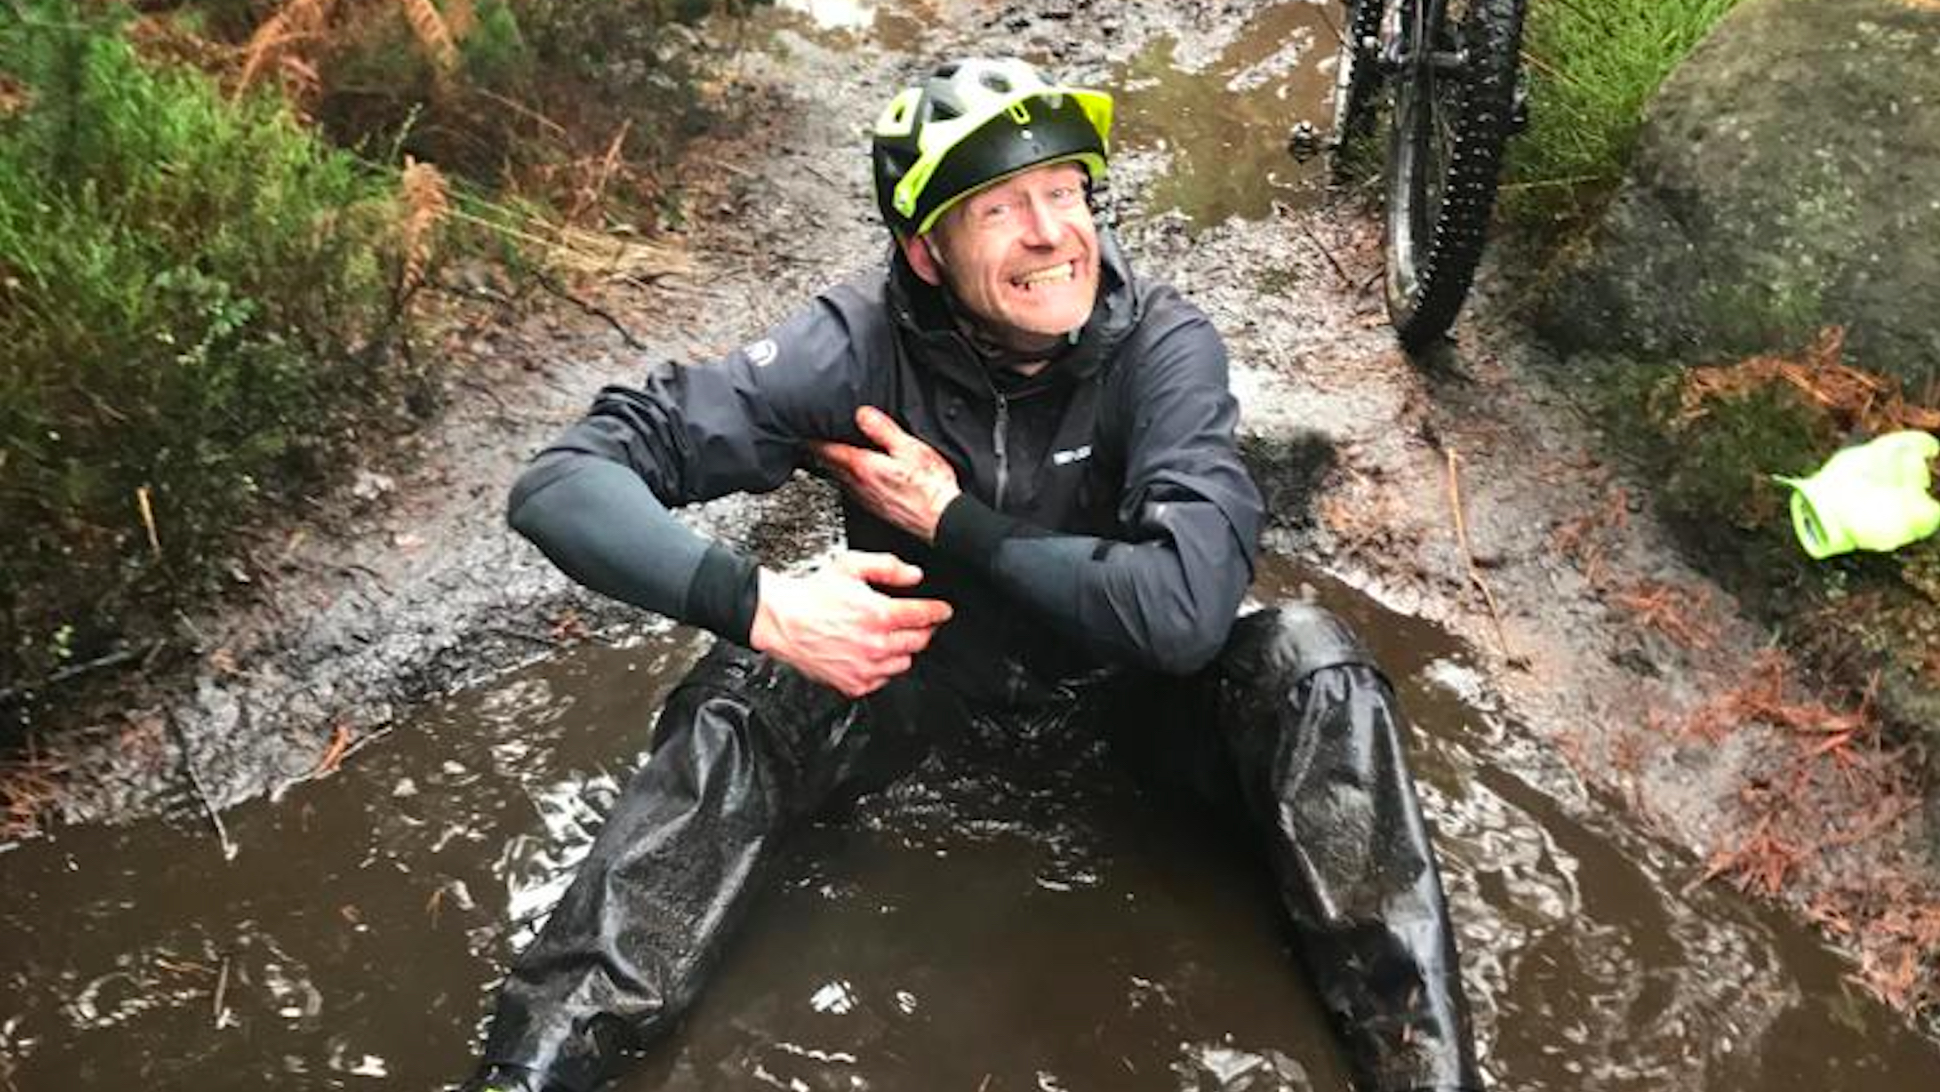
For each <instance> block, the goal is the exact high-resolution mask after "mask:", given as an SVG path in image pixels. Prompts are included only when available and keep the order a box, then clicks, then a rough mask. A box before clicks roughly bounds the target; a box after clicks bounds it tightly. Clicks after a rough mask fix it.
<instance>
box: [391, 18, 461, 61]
mask: <svg viewBox="0 0 1940 1092" xmlns="http://www.w3.org/2000/svg"><path fill="white" fill-rule="evenodd" d="M399 3H401V4H402V5H403V8H404V21H405V22H407V23H409V24H411V33H412V34H414V35H416V36H417V39H418V44H419V45H420V46H423V47H424V52H425V54H426V56H428V57H430V58H431V64H432V66H433V67H435V68H436V69H437V70H438V71H439V72H441V73H446V72H451V71H453V70H455V69H456V68H457V67H458V40H457V38H456V37H454V36H453V34H452V31H451V26H450V25H449V24H448V23H446V22H445V17H444V16H443V15H440V14H439V13H438V5H437V4H434V3H432V0H399Z"/></svg>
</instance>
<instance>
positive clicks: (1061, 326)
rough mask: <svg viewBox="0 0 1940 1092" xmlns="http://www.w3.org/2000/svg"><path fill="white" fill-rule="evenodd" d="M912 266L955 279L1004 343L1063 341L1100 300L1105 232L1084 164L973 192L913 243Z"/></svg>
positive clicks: (960, 293) (1048, 345) (1037, 171)
mask: <svg viewBox="0 0 1940 1092" xmlns="http://www.w3.org/2000/svg"><path fill="white" fill-rule="evenodd" d="M903 253H904V255H905V256H907V257H908V259H909V264H910V268H912V269H914V270H915V271H916V275H917V276H919V277H921V278H923V279H924V280H925V281H928V282H929V283H930V284H948V285H949V288H950V291H951V292H952V293H954V294H955V296H956V298H957V301H958V302H959V303H960V304H961V305H962V306H963V307H964V308H966V309H967V310H969V312H970V313H971V314H972V315H973V316H975V317H976V318H977V319H978V320H979V321H981V322H982V323H983V324H984V325H985V328H986V329H987V331H988V333H989V334H990V335H991V336H992V337H993V338H994V339H996V340H997V341H998V342H999V343H1001V344H1003V345H1006V346H1008V347H1010V348H1012V349H1017V350H1019V351H1023V352H1037V351H1044V350H1049V349H1052V348H1054V347H1056V345H1057V343H1058V341H1059V339H1061V338H1063V337H1064V336H1065V335H1066V334H1068V333H1070V332H1071V331H1072V330H1076V329H1077V328H1078V327H1080V326H1083V325H1084V324H1085V320H1086V319H1088V318H1090V317H1091V307H1092V303H1093V302H1094V301H1095V300H1096V299H1097V298H1098V229H1097V226H1096V225H1095V224H1094V223H1093V222H1092V219H1091V208H1090V206H1089V205H1088V204H1087V203H1086V201H1085V172H1084V168H1082V167H1080V166H1078V165H1077V164H1075V163H1053V164H1050V165H1048V166H1043V167H1035V168H1032V169H1031V170H1028V171H1024V172H1022V173H1021V174H1017V175H1014V176H1012V177H1010V178H1007V179H1005V180H1004V181H1002V182H999V183H997V184H996V185H994V186H991V187H989V188H988V189H983V190H979V191H977V192H976V193H974V194H971V195H970V196H969V197H966V198H964V199H963V200H962V201H961V202H959V203H958V204H957V205H956V206H955V207H953V208H951V209H950V211H949V212H947V213H944V215H943V218H942V219H941V220H939V221H938V222H937V225H936V227H935V229H933V230H932V231H931V232H930V233H929V234H928V235H924V236H921V237H918V238H915V239H905V240H904V241H903Z"/></svg>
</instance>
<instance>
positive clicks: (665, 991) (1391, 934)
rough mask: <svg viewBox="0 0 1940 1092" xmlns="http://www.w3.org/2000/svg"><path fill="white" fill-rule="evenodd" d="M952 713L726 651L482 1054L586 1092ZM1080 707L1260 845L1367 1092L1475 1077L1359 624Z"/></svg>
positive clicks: (638, 787) (523, 959)
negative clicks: (1234, 812) (818, 840)
mask: <svg viewBox="0 0 1940 1092" xmlns="http://www.w3.org/2000/svg"><path fill="white" fill-rule="evenodd" d="M947 700H948V699H947V698H943V697H942V696H940V695H934V694H932V695H929V696H928V697H925V695H924V694H923V688H922V684H921V683H920V682H919V681H918V680H917V679H915V678H913V677H905V678H903V679H900V680H898V681H897V682H896V683H895V684H893V685H891V686H889V687H887V688H885V689H884V690H883V691H880V692H879V693H878V694H877V695H874V696H872V697H871V698H869V699H866V700H864V701H862V702H848V701H845V700H843V699H842V698H841V697H840V696H838V695H836V694H835V693H833V692H832V691H829V690H826V689H824V688H822V687H818V686H815V685H812V684H810V683H808V682H806V681H805V680H803V679H802V678H801V677H800V676H798V675H796V674H795V673H794V672H792V671H790V670H788V669H786V668H783V667H781V666H779V665H777V664H775V663H774V662H773V661H770V660H768V659H767V658H766V657H762V656H757V655H755V654H753V653H750V652H747V651H746V650H743V649H737V648H734V647H732V646H729V645H725V644H723V645H717V646H716V647H715V649H714V650H713V651H712V652H710V653H709V654H708V655H707V656H706V657H705V658H704V659H703V660H702V661H701V662H700V664H699V665H697V666H696V667H695V668H694V670H693V671H692V672H691V673H690V674H689V675H688V677H687V678H686V679H685V680H684V681H683V682H682V683H681V685H680V686H679V687H678V688H677V689H676V690H675V691H674V693H673V695H672V696H671V697H670V698H669V699H668V701H667V705H666V708H665V709H664V710H663V711H662V713H661V717H660V722H659V726H658V728H657V730H656V734H655V739H654V745H653V753H652V756H651V758H650V759H649V760H648V762H647V764H646V766H645V767H643V768H642V769H641V771H640V772H639V773H638V774H637V775H635V777H634V779H633V780H632V782H631V783H629V784H628V786H627V788H626V790H625V792H624V793H623V794H622V795H621V797H620V799H619V801H618V802H617V803H616V804H615V806H614V809H613V813H612V815H611V816H610V817H609V818H608V819H607V822H606V825H605V826H604V827H603V828H602V829H601V831H600V833H599V836H598V838H597V839H595V841H594V843H593V846H592V849H591V851H590V852H589V853H588V855H587V858H586V861H585V863H584V864H582V865H581V866H580V871H579V874H578V876H577V877H576V878H575V879H574V881H573V884H572V886H571V887H570V888H569V889H568V890H567V892H566V894H565V897H564V898H563V899H561V901H560V904H559V906H558V908H557V909H555V910H554V911H553V914H552V917H551V918H550V920H548V921H547V923H546V925H545V928H544V929H543V930H542V931H541V932H540V935H539V937H538V939H537V940H535V941H534V942H533V943H532V945H531V946H530V947H529V948H527V949H526V950H525V952H523V953H522V954H521V955H520V956H519V958H518V960H517V961H516V962H515V964H514V966H513V968H512V971H511V973H510V975H509V976H508V978H507V980H506V983H505V985H504V987H503V989H502V990H501V992H500V995H499V1001H498V1009H497V1013H496V1015H495V1016H494V1018H493V1021H492V1026H491V1031H490V1034H489V1036H488V1039H487V1042H486V1052H485V1060H486V1061H487V1062H499V1063H509V1064H515V1065H523V1066H528V1067H530V1068H532V1069H534V1070H536V1071H538V1072H539V1073H540V1074H541V1075H543V1076H544V1077H545V1078H546V1079H547V1080H549V1081H550V1082H553V1083H554V1084H557V1085H558V1086H560V1087H563V1088H567V1089H571V1090H574V1092H589V1090H591V1089H592V1088H594V1087H595V1086H596V1085H597V1084H599V1082H600V1081H601V1080H603V1079H605V1078H606V1077H608V1076H610V1075H612V1073H613V1071H614V1067H615V1065H616V1063H617V1062H618V1061H619V1059H620V1058H621V1057H622V1056H623V1055H624V1054H625V1053H627V1052H628V1051H630V1050H632V1049H636V1048H638V1047H639V1046H640V1045H641V1044H643V1043H645V1042H647V1041H648V1040H650V1039H652V1038H653V1037H655V1036H656V1035H658V1034H661V1033H663V1032H665V1031H666V1030H667V1029H668V1028H670V1027H671V1026H672V1024H673V1023H674V1022H675V1021H676V1020H678V1019H679V1017H680V1015H681V1014H682V1013H683V1012H684V1011H685V1010H686V1009H687V1007H688V1005H689V1004H690V1003H691V1002H692V1001H693V999H694V996H695V994H696V992H697V991H698V990H699V989H700V987H701V985H702V983H703V981H704V980H705V978H706V977H707V975H708V973H709V971H710V970H711V968H712V966H713V965H714V963H715V962H716V961H717V960H718V958H719V956H720V954H721V951H722V946H723V944H724V943H725V941H726V939H727V935H728V933H729V931H730V929H731V927H732V926H733V924H734V922H735V920H736V918H737V917H738V916H739V914H740V913H741V911H742V910H743V909H744V908H745V907H746V906H747V904H748V903H749V902H750V901H751V896H752V894H753V893H754V889H755V886H756V882H757V881H758V880H759V879H760V877H761V876H762V875H763V873H764V871H765V869H766V866H767V865H768V864H769V863H770V862H772V861H773V859H774V858H775V856H776V851H777V849H778V848H779V845H780V842H781V840H782V838H783V837H784V836H785V835H786V833H787V832H788V830H789V829H790V828H791V827H793V826H794V825H796V824H797V823H798V822H799V821H801V820H803V819H805V818H807V817H809V816H811V815H813V814H815V813H816V812H818V811H820V810H822V809H824V808H826V807H829V806H831V805H834V804H838V803H840V802H843V801H845V800H848V799H852V798H853V797H854V796H856V795H858V794H860V793H863V792H867V791H870V790H873V789H876V788H880V787H882V786H884V785H886V784H888V783H890V782H891V781H893V780H894V779H895V778H896V777H898V776H900V775H901V774H903V773H905V772H907V771H909V770H910V769H912V768H913V767H914V766H915V764H916V763H917V762H918V761H920V759H921V758H922V757H923V755H924V754H925V752H926V750H927V744H926V743H925V739H924V735H923V733H924V731H925V728H924V727H923V725H924V723H925V722H928V721H931V720H933V719H934V717H933V714H932V713H931V711H930V710H929V708H928V706H930V705H932V704H934V703H937V702H943V701H947ZM919 709H921V710H922V713H923V715H922V717H921V718H920V719H919V718H918V717H917V716H916V713H917V712H918V710H919ZM1073 715H1074V717H1075V716H1079V715H1082V716H1086V717H1096V718H1097V723H1098V725H1099V727H1100V730H1101V731H1103V732H1104V733H1105V734H1106V736H1107V738H1109V739H1110V740H1111V742H1112V745H1113V747H1114V749H1117V750H1121V751H1123V752H1125V753H1126V754H1127V756H1128V757H1130V758H1131V759H1133V760H1134V762H1136V763H1138V764H1139V765H1140V766H1141V767H1144V768H1145V769H1147V770H1163V771H1165V775H1164V776H1165V779H1166V780H1168V781H1171V782H1174V783H1177V784H1181V785H1182V786H1183V787H1186V788H1189V789H1190V790H1191V791H1193V792H1195V793H1198V794H1202V795H1204V796H1206V797H1207V798H1208V799H1210V800H1213V801H1214V802H1215V803H1217V804H1219V805H1220V806H1227V805H1236V806H1237V809H1238V810H1240V811H1242V812H1243V813H1244V815H1245V818H1246V819H1247V821H1248V823H1249V824H1250V825H1251V826H1252V827H1253V828H1254V829H1255V830H1257V831H1258V832H1259V833H1260V834H1261V835H1262V836H1264V838H1265V849H1266V852H1267V854H1268V858H1269V860H1270V861H1271V864H1272V868H1273V871H1274V875H1275V878H1276V879H1277V881H1278V887H1279V890H1280V893H1281V897H1282V899H1283V901H1284V903H1285V907H1286V910H1287V913H1288V915H1289V917H1290V919H1291V922H1292V926H1293V937H1294V944H1295V948H1296V950H1297V951H1298V953H1299V956H1300V959H1301V961H1302V963H1303V964H1304V965H1305V968H1306V971H1307V973H1308V975H1309V976H1310V978H1311V979H1312V981H1313V982H1314V983H1315V985H1316V987H1317V988H1318V990H1319V993H1320V996H1321V998H1322V1001H1323V1003H1324V1004H1325V1007H1326V1008H1327V1010H1328V1012H1329V1013H1330V1014H1331V1016H1332V1017H1333V1019H1334V1020H1335V1022H1336V1027H1337V1031H1338V1032H1339V1034H1340V1037H1341V1042H1342V1044H1343V1047H1344V1048H1345V1051H1346V1054H1347V1059H1348V1062H1349V1066H1350V1069H1351V1071H1352V1072H1353V1074H1354V1079H1355V1081H1356V1084H1357V1086H1358V1087H1360V1088H1362V1089H1365V1090H1367V1092H1409V1090H1415V1089H1456V1088H1478V1087H1480V1081H1479V1078H1478V1076H1477V1074H1476V1067H1475V1061H1474V1057H1473V1054H1472V1050H1471V1046H1470V1038H1469V1029H1468V1019H1467V1014H1466V1008H1465V1005H1464V1002H1463V998H1462V994H1461V982H1460V973H1459V969H1458V967H1457V964H1456V957H1455V947H1454V939H1453V936H1452V934H1451V931H1450V928H1449V923H1448V916H1447V912H1446V909H1445V906H1444V902H1443V897H1442V890H1441V881H1440V879H1439V877H1438V876H1437V874H1436V869H1435V859H1434V853H1433V850H1432V848H1431V847H1430V844H1429V840H1428V835H1427V830H1426V828H1425V827H1424V825H1423V823H1422V819H1421V814H1420V809H1419V806H1418V804H1417V803H1416V799H1415V792H1414V786H1413V783H1412V781H1411V780H1410V778H1409V775H1408V771H1407V763H1406V761H1405V759H1404V757H1403V753H1402V741H1401V735H1402V730H1403V721H1402V720H1401V717H1400V713H1399V711H1398V709H1397V707H1396V703H1395V700H1394V695H1393V692H1392V690H1391V689H1390V688H1389V686H1388V684H1387V682H1386V680H1384V679H1383V678H1382V677H1381V675H1380V673H1379V671H1378V670H1377V669H1376V668H1375V666H1374V665H1373V662H1372V659H1371V658H1370V657H1369V656H1368V654H1367V653H1366V652H1365V651H1364V650H1363V648H1362V647H1361V645H1360V643H1359V642H1358V641H1356V640H1355V639H1354V637H1353V635H1352V634H1351V633H1350V632H1349V631H1348V630H1347V628H1346V627H1345V626H1344V625H1343V624H1342V623H1340V622H1339V621H1338V620H1337V619H1335V618H1334V616H1333V615H1331V614H1329V613H1327V612H1326V611H1324V610H1321V609H1319V608H1317V607H1313V606H1309V605H1306V604H1295V605H1290V606H1285V607H1280V608H1276V609H1273V610H1266V611H1261V612H1259V613H1256V614H1252V615H1249V616H1247V617H1245V618H1242V619H1240V620H1239V621H1238V622H1237V623H1236V624H1235V626H1234V629H1233V635H1232V637H1231V639H1229V641H1228V642H1227V645H1226V648H1225V650H1224V651H1223V652H1222V653H1221V655H1220V657H1219V658H1218V660H1217V661H1216V662H1215V663H1214V664H1213V666H1211V667H1209V668H1208V669H1207V670H1206V671H1204V672H1202V673H1201V674H1200V675H1198V676H1195V677H1193V678H1191V679H1176V678H1164V677H1159V676H1150V675H1137V674H1127V675H1120V676H1114V677H1110V678H1108V679H1107V680H1105V681H1103V682H1100V683H1098V684H1096V685H1095V686H1094V687H1093V688H1092V689H1091V690H1090V691H1089V692H1087V693H1086V694H1084V695H1083V697H1082V698H1081V699H1080V700H1079V701H1078V702H1076V703H1074V710H1073Z"/></svg>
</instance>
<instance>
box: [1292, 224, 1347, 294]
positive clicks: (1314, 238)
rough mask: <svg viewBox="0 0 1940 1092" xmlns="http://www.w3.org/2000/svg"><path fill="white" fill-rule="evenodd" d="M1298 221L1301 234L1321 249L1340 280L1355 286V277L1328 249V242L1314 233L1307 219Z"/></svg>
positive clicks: (1322, 254)
mask: <svg viewBox="0 0 1940 1092" xmlns="http://www.w3.org/2000/svg"><path fill="white" fill-rule="evenodd" d="M1296 223H1298V224H1299V225H1300V234H1302V235H1305V236H1306V237H1307V241H1308V242H1310V243H1312V244H1313V245H1314V249H1315V250H1318V251H1320V256H1321V257H1323V258H1325V259H1327V264H1328V265H1329V266H1330V267H1332V268H1333V270H1334V276H1336V277H1339V278H1340V282H1341V283H1342V284H1344V285H1346V286H1347V287H1349V288H1352V287H1354V278H1352V277H1350V276H1348V275H1347V270H1345V269H1342V268H1341V265H1340V263H1339V262H1337V261H1335V260H1334V252H1333V251H1331V250H1329V249H1327V244H1326V243H1323V242H1321V241H1320V236H1318V235H1315V234H1314V231H1313V229H1312V228H1310V227H1308V226H1307V223H1306V221H1304V220H1300V221H1296Z"/></svg>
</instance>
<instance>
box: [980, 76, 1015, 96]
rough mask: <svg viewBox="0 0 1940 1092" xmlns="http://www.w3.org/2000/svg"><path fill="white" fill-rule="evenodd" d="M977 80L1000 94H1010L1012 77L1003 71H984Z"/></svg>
mask: <svg viewBox="0 0 1940 1092" xmlns="http://www.w3.org/2000/svg"><path fill="white" fill-rule="evenodd" d="M977 82H978V83H981V84H983V85H984V86H985V87H988V88H990V89H991V90H992V91H995V92H997V93H998V94H999V95H1008V94H1010V77H1008V76H1006V75H1004V74H1003V73H1002V72H989V71H986V72H983V73H982V74H980V75H979V76H978V77H977Z"/></svg>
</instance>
